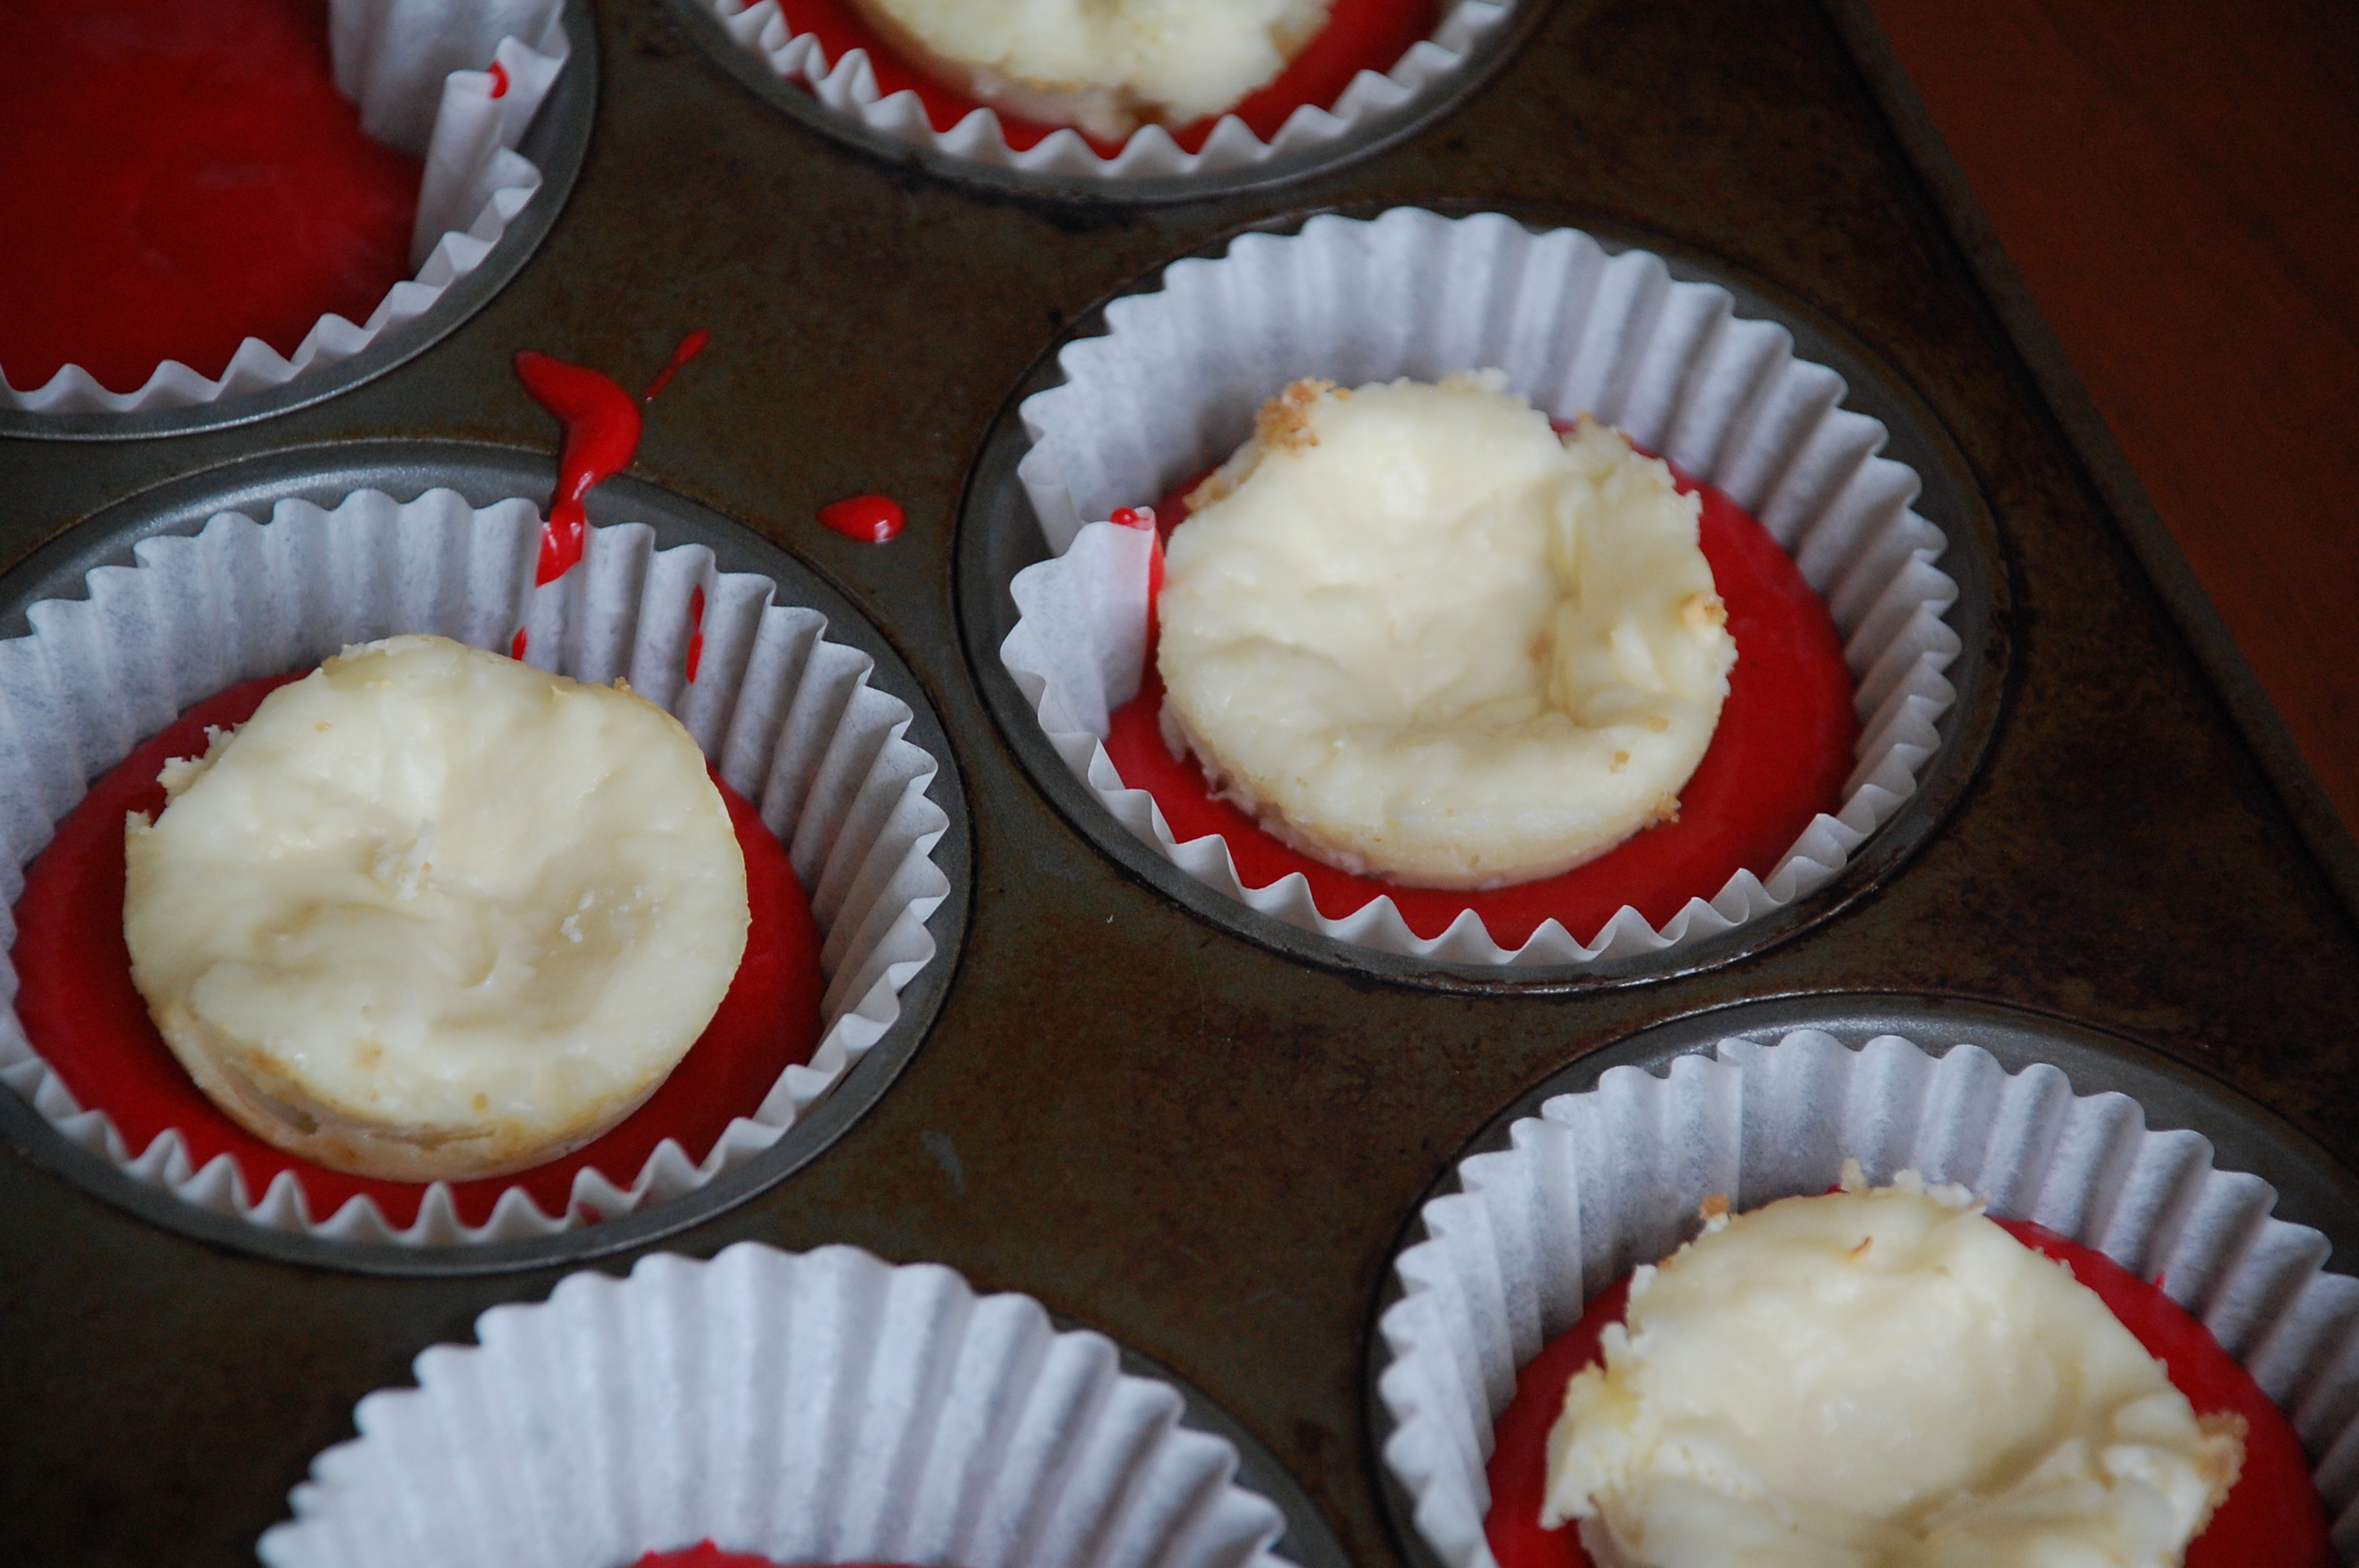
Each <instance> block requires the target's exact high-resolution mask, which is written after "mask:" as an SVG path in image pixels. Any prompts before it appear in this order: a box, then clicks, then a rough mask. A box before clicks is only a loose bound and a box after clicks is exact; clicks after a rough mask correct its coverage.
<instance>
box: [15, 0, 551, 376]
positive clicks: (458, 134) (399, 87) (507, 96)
mask: <svg viewBox="0 0 2359 1568" xmlns="http://www.w3.org/2000/svg"><path fill="white" fill-rule="evenodd" d="M328 41H329V48H330V52H331V54H332V57H333V62H334V70H335V81H336V86H337V87H338V89H339V90H341V91H342V92H343V93H344V94H345V95H346V96H347V97H349V98H351V99H352V100H353V102H354V103H358V104H359V105H360V112H361V128H362V129H363V130H364V132H366V133H367V134H368V135H370V136H372V137H375V139H376V140H378V141H380V142H383V143H385V144H386V145H387V146H393V147H398V148H399V149H401V150H402V151H404V152H407V153H409V154H412V155H413V156H415V157H419V158H421V159H423V160H424V162H425V170H424V173H423V176H422V178H421V179H420V182H419V195H418V217H417V221H416V223H415V225H414V227H413V229H412V231H411V236H410V246H409V265H410V266H411V267H412V268H413V269H414V270H413V272H412V275H411V276H410V277H409V278H408V279H407V280H405V281H403V282H400V283H397V284H395V285H394V286H393V287H392V288H391V289H390V290H388V291H387V292H386V297H385V298H384V299H383V300H382V301H381V302H379V304H378V305H377V307H376V308H375V310H374V311H373V312H371V314H370V316H369V319H367V320H366V321H364V322H360V323H357V324H355V323H353V322H351V321H348V320H346V319H344V318H342V316H337V315H332V314H331V315H327V316H323V317H321V319H320V320H319V321H318V323H317V324H316V325H314V326H313V327H312V329H311V330H310V331H309V332H308V333H306V334H305V335H304V338H303V341H302V342H301V343H299V344H298V345H297V346H296V349H295V351H294V352H293V353H292V354H288V355H282V354H280V353H279V352H278V351H277V350H276V349H274V348H272V347H271V346H270V345H269V344H267V343H266V342H264V341H261V340H260V339H259V338H248V339H246V340H245V341H244V342H243V343H241V344H239V345H238V349H237V351H236V352H235V353H234V354H233V355H232V356H231V358H230V361H229V363H228V364H227V365H226V366H224V367H223V370H222V373H221V374H220V375H219V376H218V377H207V376H205V375H202V374H201V373H198V372H196V371H195V370H192V369H190V367H189V366H187V365H185V364H182V363H180V362H179V361H178V360H166V361H164V362H162V363H161V364H158V366H157V367H156V368H155V370H154V372H153V373H151V374H150V375H149V376H148V377H147V381H146V382H145V383H144V384H141V385H140V386H138V387H137V388H136V389H134V390H132V391H129V392H110V391H108V390H107V389H106V388H105V387H104V386H103V385H101V384H99V382H98V381H97V379H96V378H95V377H93V376H92V375H91V374H90V373H89V372H88V371H86V370H84V369H82V366H80V365H78V364H67V365H63V366H60V368H59V370H58V372H57V373H56V374H54V375H52V376H50V377H49V380H48V381H47V382H45V383H44V384H41V385H40V386H38V387H29V388H24V389H19V388H17V387H15V386H12V385H10V384H9V383H8V382H7V380H6V378H5V375H0V410H18V411H22V412H24V413H27V414H40V415H71V414H145V413H152V412H157V411H160V410H166V409H176V408H190V407H196V406H204V405H209V404H213V403H218V402H220V401H221V400H223V399H224V398H235V397H244V396H246V395H251V394H255V393H261V392H266V391H269V390H270V389H272V388H275V387H280V386H284V385H286V384H288V383H289V382H292V381H293V380H295V378H296V377H298V376H299V375H302V374H304V373H307V372H310V371H317V370H324V369H326V368H327V367H329V366H331V365H336V364H341V363H343V362H346V361H348V360H351V359H353V358H355V357H356V356H358V355H360V354H362V353H363V352H364V351H367V350H368V349H370V348H371V347H372V346H374V345H375V344H376V343H378V342H379V341H382V340H384V339H385V338H386V336H387V335H388V334H390V333H392V332H394V331H396V330H398V329H400V328H402V327H405V326H407V325H408V324H409V323H410V322H412V321H415V320H417V319H419V318H420V317H422V316H424V315H425V314H426V313H427V312H428V311H429V310H430V309H432V308H434V306H435V305H436V304H437V303H438V302H439V301H440V300H441V299H442V297H444V296H445V295H446V294H447V293H448V292H449V291H450V289H451V286H452V285H453V284H455V283H457V282H458V281H459V280H460V279H461V278H462V277H465V276H468V275H469V274H471V273H473V272H474V271H475V270H476V269H477V268H478V267H480V266H481V265H483V264H484V260H485V258H486V257H488V256H489V255H490V254H491V253H492V250H493V247H494V246H495V245H497V244H498V243H499V242H500V239H501V237H502V236H503V235H504V234H505V233H506V232H507V230H508V227H509V225H510V224H511V223H513V222H515V221H516V217H517V215H518V214H520V213H521V212H523V211H524V210H525V208H526V206H527V204H528V203H529V202H531V201H532V200H533V199H534V197H535V196H536V195H537V194H538V193H539V191H540V189H541V185H542V179H543V171H542V170H541V169H540V168H537V167H535V165H534V164H532V163H531V162H530V161H529V160H527V158H525V157H523V156H522V155H521V154H519V153H518V152H517V151H516V146H517V145H518V144H519V143H520V142H521V141H522V140H523V139H524V135H525V131H526V128H527V126H528V125H530V124H531V123H532V118H533V115H534V114H535V113H536V112H537V111H538V109H539V107H540V105H541V103H542V102H543V100H545V99H546V98H547V97H548V96H549V91H550V89H551V88H552V87H553V86H554V85H555V84H556V81H557V78H558V73H559V72H560V70H563V69H564V67H565V62H566V59H568V57H569V55H570V53H571V47H570V45H569V43H568V40H567V37H566V30H565V0H516V3H513V4H508V3H504V4H499V5H492V4H488V3H485V0H333V3H332V7H331V12H330V16H329V27H328ZM495 67H496V68H497V71H498V75H497V76H496V77H495V75H494V74H493V68H495Z"/></svg>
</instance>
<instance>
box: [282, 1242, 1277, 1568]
mask: <svg viewBox="0 0 2359 1568" xmlns="http://www.w3.org/2000/svg"><path fill="white" fill-rule="evenodd" d="M476 1339H477V1340H478V1342H479V1343H478V1345H477V1346H435V1347H433V1348H431V1349H429V1350H428V1351H426V1352H425V1353H424V1354H423V1355H421V1356H419V1357H418V1361H417V1379H418V1387H417V1388H416V1389H414V1390H410V1389H404V1390H383V1391H379V1392H377V1393H374V1394H371V1395H369V1396H368V1397H367V1398H366V1399H364V1400H362V1401H361V1403H360V1406H359V1409H358V1410H357V1411H355V1420H356V1424H357V1425H358V1427H359V1429H360V1432H361V1436H359V1437H358V1438H356V1439H354V1440H353V1441H351V1442H348V1443H344V1444H340V1445H338V1446H337V1447H334V1448H331V1449H329V1450H327V1451H326V1452H325V1453H323V1454H320V1455H319V1457H318V1458H317V1459H316V1460H315V1461H314V1462H313V1464H312V1467H311V1476H310V1479H309V1480H308V1481H306V1482H304V1483H303V1484H302V1485H301V1486H299V1487H297V1488H296V1489H295V1492H294V1495H293V1498H292V1502H293V1506H294V1512H295V1518H294V1519H291V1520H289V1521H288V1522H285V1523H282V1524H279V1525H277V1526H275V1527H273V1528H272V1529H271V1530H268V1531H266V1532H265V1534H264V1535H263V1537H262V1540H261V1542H260V1554H261V1557H262V1560H263V1561H264V1562H265V1563H269V1564H271V1568H394V1565H396V1564H398V1565H400V1568H412V1565H414V1564H417V1563H436V1564H439V1565H441V1568H524V1565H527V1564H529V1565H532V1568H625V1565H626V1564H629V1563H633V1562H636V1560H637V1559H638V1558H639V1557H640V1556H641V1555H643V1554H644V1553H646V1552H649V1551H671V1550H678V1549H680V1548H684V1547H688V1546H691V1545H694V1544H695V1543H696V1542H698V1541H704V1540H708V1539H709V1540H712V1541H714V1542H715V1543H717V1544H718V1545H719V1546H720V1547H721V1548H722V1549H723V1550H724V1551H730V1552H753V1553H756V1554H758V1555H760V1556H763V1557H766V1558H768V1559H769V1560H770V1561H772V1562H776V1563H918V1564H940V1565H943V1568H1279V1564H1280V1563H1281V1561H1282V1560H1280V1559H1278V1558H1276V1557H1274V1556H1272V1555H1271V1553H1270V1550H1269V1548H1270V1546H1271V1543H1272V1542H1273V1541H1276V1540H1277V1536H1278V1535H1279V1533H1280V1531H1281V1530H1282V1529H1283V1526H1284V1519H1283V1517H1282V1516H1281V1515H1280V1513H1279V1512H1278V1510H1277V1507H1276V1506H1275V1505H1273V1504H1272V1503H1270V1502H1269V1501H1268V1500H1266V1498H1262V1497H1260V1496H1258V1495H1257V1494H1256V1493H1253V1492H1250V1491H1247V1490H1245V1488H1244V1487H1241V1486H1239V1485H1237V1484H1236V1483H1235V1479H1234V1477H1235V1474H1236V1468H1237V1456H1236V1451H1235V1450H1234V1448H1233V1447H1232V1446H1231V1445H1230V1444H1229V1443H1228V1442H1227V1441H1226V1440H1225V1439H1223V1438H1220V1437H1217V1436H1213V1435H1212V1434H1210V1433H1203V1432H1200V1431H1197V1430H1195V1429H1193V1428H1190V1427H1187V1426H1184V1425H1181V1424H1180V1416H1181V1412H1182V1410H1183V1408H1184V1404H1183V1401H1182V1400H1181V1398H1180V1394H1179V1393H1178V1391H1177V1390H1174V1389H1173V1388H1171V1387H1170V1385H1169V1384H1167V1383H1163V1382H1159V1381H1156V1380H1154V1379H1146V1378H1140V1377H1136V1376H1132V1375H1130V1374H1127V1373H1125V1372H1123V1371H1122V1370H1121V1368H1120V1362H1119V1357H1118V1353H1117V1352H1116V1351H1115V1349H1114V1346H1113V1344H1112V1343H1111V1342H1109V1341H1108V1340H1106V1339H1104V1338H1103V1337H1101V1336H1098V1335H1095V1334H1092V1333H1089V1332H1087V1331H1084V1330H1072V1331H1067V1332H1063V1333H1060V1332H1058V1331H1057V1330H1056V1329H1055V1328H1054V1326H1053V1325H1051V1323H1050V1322H1049V1315H1048V1314H1047V1313H1046V1312H1045V1311H1043V1310H1042V1309H1041V1307H1040V1305H1039V1303H1037V1302H1035V1301H1033V1300H1031V1299H1030V1298H1029V1297H1027V1296H1020V1295H1014V1294H1001V1295H978V1294H976V1293H975V1292H973V1290H972V1289H970V1288H969V1287H968V1285H967V1284H966V1282H965V1281H963V1280H962V1279H961V1278H960V1277H959V1276H958V1275H957V1274H956V1273H954V1272H952V1271H951V1270H949V1269H945V1268H942V1267H940V1266H939V1265H935V1264H927V1263H918V1264H909V1265H905V1266H902V1267H894V1266H892V1265H890V1264H887V1263H885V1262H883V1261H882V1260H878V1259H876V1258H874V1257H872V1256H870V1255H869V1254H868V1253H866V1252H863V1251H861V1250H859V1249H855V1248H851V1247H841V1246H838V1247H823V1248H821V1249H817V1250H815V1251H811V1252H806V1253H799V1254H798V1253H790V1252H781V1251H777V1250H776V1249H771V1248H768V1247H764V1246H762V1245H760V1244H758V1243H755V1242H741V1243H739V1244H738V1245H736V1246H734V1247H731V1248H729V1249H726V1250H724V1251H723V1252H722V1253H721V1254H720V1255H719V1256H718V1257H716V1258H714V1259H713V1260H712V1261H710V1262H697V1261H691V1260H688V1259H685V1258H679V1257H676V1256H670V1255H667V1254H658V1255H656V1256H653V1257H650V1258H646V1259H642V1260H640V1261H639V1263H638V1264H637V1266H636V1267H635V1268H634V1269H633V1270H632V1271H631V1274H630V1277H629V1278H628V1279H627V1280H616V1279H613V1278H609V1277H607V1276H605V1275H602V1274H597V1273H590V1272H585V1273H578V1274H574V1275H572V1276H571V1277H569V1278H567V1279H566V1280H564V1281H560V1283H559V1285H558V1286H557V1289H556V1291H555V1292H554V1293H553V1294H552V1295H551V1296H550V1298H549V1300H548V1301H547V1302H546V1303H535V1304H531V1305H508V1306H499V1307H495V1308H493V1309H492V1310H491V1311H490V1312H488V1313H486V1314H484V1315H483V1317H481V1318H480V1319H478V1320H477V1323H476Z"/></svg>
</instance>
